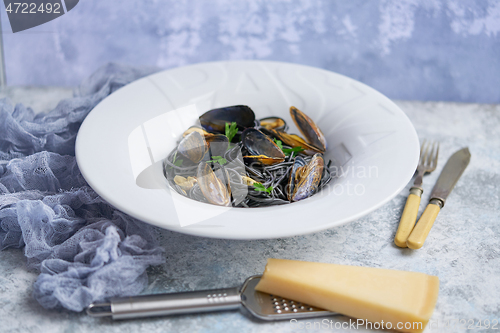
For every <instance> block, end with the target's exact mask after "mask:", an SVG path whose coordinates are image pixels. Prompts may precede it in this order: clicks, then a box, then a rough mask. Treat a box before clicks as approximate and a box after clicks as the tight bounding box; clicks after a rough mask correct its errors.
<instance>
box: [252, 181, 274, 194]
mask: <svg viewBox="0 0 500 333" xmlns="http://www.w3.org/2000/svg"><path fill="white" fill-rule="evenodd" d="M253 187H255V191H260V192H267V193H269V194H271V192H272V191H273V187H272V186H269V187H268V188H266V187H265V186H264V185H262V184H261V183H254V184H253Z"/></svg>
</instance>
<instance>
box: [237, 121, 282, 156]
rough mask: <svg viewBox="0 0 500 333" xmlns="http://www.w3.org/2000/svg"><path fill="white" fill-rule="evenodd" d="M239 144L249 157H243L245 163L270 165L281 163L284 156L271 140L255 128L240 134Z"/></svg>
mask: <svg viewBox="0 0 500 333" xmlns="http://www.w3.org/2000/svg"><path fill="white" fill-rule="evenodd" d="M241 142H242V143H243V146H244V147H245V148H246V150H248V152H249V154H250V155H247V156H243V159H244V160H245V161H246V162H250V163H251V162H260V163H262V164H264V165H272V164H276V163H280V162H283V161H284V160H285V154H284V153H283V151H282V150H281V149H280V148H279V147H278V146H277V145H276V143H274V142H273V141H272V140H271V138H269V137H268V136H267V135H265V134H264V133H262V132H261V131H259V130H258V129H255V128H247V129H246V130H244V131H243V133H242V134H241Z"/></svg>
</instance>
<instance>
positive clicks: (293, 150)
mask: <svg viewBox="0 0 500 333" xmlns="http://www.w3.org/2000/svg"><path fill="white" fill-rule="evenodd" d="M274 142H275V143H276V145H277V146H278V147H279V148H280V149H281V150H282V151H283V152H284V153H285V155H286V156H290V154H291V153H300V152H302V151H304V150H305V149H304V148H302V147H301V146H298V147H294V148H283V143H282V142H281V141H280V140H276V138H274Z"/></svg>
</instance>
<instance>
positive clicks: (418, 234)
mask: <svg viewBox="0 0 500 333" xmlns="http://www.w3.org/2000/svg"><path fill="white" fill-rule="evenodd" d="M470 157H471V155H470V152H469V148H463V149H461V150H459V151H457V152H455V153H454V154H453V155H451V157H450V158H449V159H448V161H447V162H446V165H445V166H444V168H443V171H441V174H440V175H439V178H438V180H437V182H436V185H434V188H433V189H432V192H431V198H430V200H429V204H428V205H427V207H426V208H425V211H424V212H423V214H422V216H421V217H420V219H419V220H418V222H417V224H416V225H415V227H414V228H413V230H412V232H411V234H410V236H409V237H408V239H407V240H406V245H408V247H409V248H410V249H414V250H416V249H420V248H421V247H422V246H423V245H424V242H425V239H426V238H427V235H428V234H429V232H430V231H431V228H432V226H433V224H434V221H435V220H436V217H437V215H438V213H439V211H440V210H441V208H443V207H444V204H445V202H446V199H447V198H448V195H450V193H451V190H453V188H454V187H455V185H456V183H457V182H458V180H459V179H460V177H461V176H462V173H463V172H464V170H465V168H467V165H469V161H470Z"/></svg>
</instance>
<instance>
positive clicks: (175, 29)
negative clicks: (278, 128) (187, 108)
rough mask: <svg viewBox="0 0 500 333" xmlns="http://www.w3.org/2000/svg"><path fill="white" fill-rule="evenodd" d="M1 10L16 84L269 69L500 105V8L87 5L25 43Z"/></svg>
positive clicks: (447, 4)
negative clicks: (270, 65)
mask: <svg viewBox="0 0 500 333" xmlns="http://www.w3.org/2000/svg"><path fill="white" fill-rule="evenodd" d="M1 7H2V17H1V19H2V29H3V37H4V45H5V59H6V72H7V82H8V84H9V85H68V86H73V85H77V84H78V83H79V82H80V81H81V80H82V79H83V78H84V77H86V76H87V75H89V74H90V73H91V72H92V71H93V70H95V69H96V68H97V67H99V66H101V65H103V64H104V63H106V62H109V61H117V62H122V63H128V64H132V65H153V66H159V67H161V68H171V67H176V66H182V65H186V64H191V63H197V62H204V61H214V60H230V59H266V60H277V61H287V62H295V63H301V64H307V65H311V66H317V67H321V68H325V69H329V70H332V71H335V72H338V73H342V74H345V75H348V76H350V77H352V78H354V79H357V80H360V81H362V82H364V83H367V84H368V85H370V86H372V87H374V88H376V89H378V90H379V91H381V92H382V93H384V94H386V95H387V96H389V97H390V98H395V99H417V100H447V101H460V102H483V103H500V0H477V1H473V0H318V1H313V0H296V1H287V0H267V1H262V0H245V1H244V0H205V1H203V0H186V1H182V0H164V1H160V0H141V1H134V0H121V1H111V0H107V1H104V0H80V3H79V4H78V5H77V6H76V7H75V8H74V9H73V10H71V11H70V12H68V13H66V14H65V15H63V16H62V17H60V18H58V19H56V20H54V21H51V22H48V23H46V24H44V25H42V26H39V27H36V28H32V29H29V30H27V31H25V32H19V33H15V34H13V33H12V32H11V29H10V26H9V24H8V21H7V16H6V13H5V7H4V6H1Z"/></svg>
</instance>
